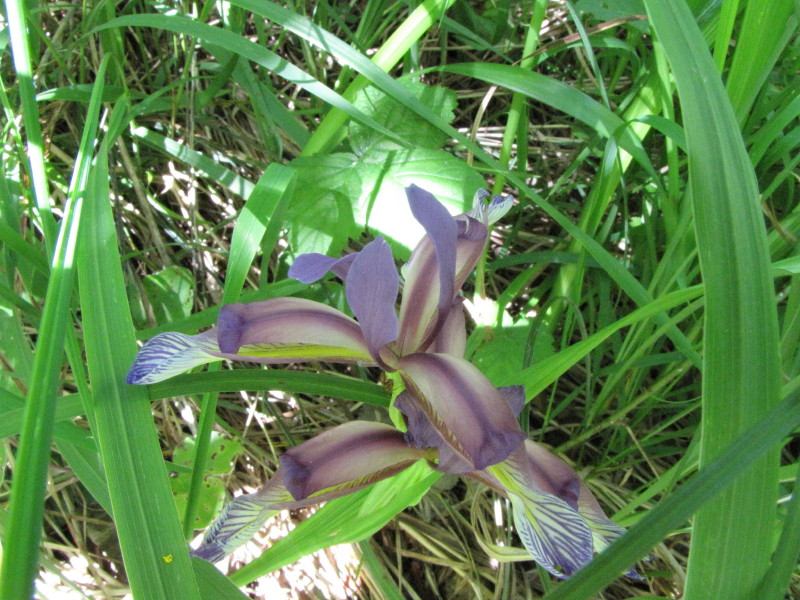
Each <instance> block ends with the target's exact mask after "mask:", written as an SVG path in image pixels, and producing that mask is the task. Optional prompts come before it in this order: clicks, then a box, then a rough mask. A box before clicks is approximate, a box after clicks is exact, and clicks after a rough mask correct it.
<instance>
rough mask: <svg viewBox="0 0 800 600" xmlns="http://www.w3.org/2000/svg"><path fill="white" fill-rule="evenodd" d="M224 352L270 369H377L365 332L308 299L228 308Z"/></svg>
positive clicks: (220, 325) (223, 316) (221, 332)
mask: <svg viewBox="0 0 800 600" xmlns="http://www.w3.org/2000/svg"><path fill="white" fill-rule="evenodd" d="M217 329H218V334H217V335H218V339H219V348H220V350H221V351H222V352H225V353H228V354H236V355H237V357H238V358H240V359H242V360H248V359H249V360H253V361H256V362H264V363H290V362H307V361H329V362H348V363H354V362H356V363H364V364H370V363H372V362H373V361H372V357H371V355H370V353H369V348H368V347H367V343H366V340H365V339H364V335H363V334H362V332H361V328H360V327H359V325H358V323H356V322H355V321H354V320H353V319H351V318H350V317H348V316H346V315H344V314H342V313H341V312H339V311H338V310H336V309H335V308H331V307H330V306H326V305H324V304H320V303H319V302H314V301H312V300H305V299H303V298H272V299H270V300H264V301H262V302H253V303H250V304H228V305H226V306H224V307H222V310H221V311H220V314H219V320H218V322H217Z"/></svg>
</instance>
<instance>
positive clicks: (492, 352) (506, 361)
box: [470, 321, 553, 385]
mask: <svg viewBox="0 0 800 600" xmlns="http://www.w3.org/2000/svg"><path fill="white" fill-rule="evenodd" d="M518 325H519V326H518V327H501V328H497V329H492V330H491V331H489V332H487V335H488V336H489V338H488V339H487V340H486V341H485V342H483V343H482V344H481V345H480V346H478V348H477V349H476V350H475V353H474V354H473V355H472V357H471V359H470V360H471V362H472V363H474V364H475V366H476V367H478V368H479V369H480V370H481V372H482V373H483V374H484V375H486V377H488V378H489V381H491V382H492V383H494V384H495V385H506V384H508V383H509V382H511V381H514V380H515V379H519V376H520V373H521V372H522V370H523V367H524V365H523V359H524V357H525V353H526V350H527V347H528V345H529V344H530V342H531V339H530V337H531V326H530V325H529V324H527V323H525V322H524V321H523V322H520V323H519V324H518ZM552 354H553V337H552V336H551V335H550V334H548V333H547V332H546V331H541V332H539V333H538V335H536V337H535V339H534V345H533V349H532V353H531V356H532V360H533V365H534V367H533V369H535V368H536V365H537V364H538V363H539V361H542V360H545V359H547V358H548V357H550V356H551V355H552Z"/></svg>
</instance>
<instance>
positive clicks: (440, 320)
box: [127, 185, 624, 577]
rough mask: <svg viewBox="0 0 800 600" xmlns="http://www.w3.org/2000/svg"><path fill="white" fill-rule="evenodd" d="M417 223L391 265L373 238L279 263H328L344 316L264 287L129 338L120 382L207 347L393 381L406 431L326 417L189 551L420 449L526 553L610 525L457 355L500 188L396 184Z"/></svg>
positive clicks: (351, 487) (590, 543)
mask: <svg viewBox="0 0 800 600" xmlns="http://www.w3.org/2000/svg"><path fill="white" fill-rule="evenodd" d="M406 195H407V197H408V202H409V206H410V208H411V212H412V214H413V215H414V217H415V218H416V219H417V220H418V221H419V222H420V224H421V225H422V226H423V228H424V229H425V232H426V235H425V236H424V237H423V239H422V240H421V241H420V243H419V244H418V245H417V247H416V248H415V249H414V251H413V253H412V255H411V258H410V259H409V262H408V263H407V264H406V266H405V268H404V271H403V273H404V277H405V283H404V286H403V292H402V298H401V302H400V310H399V314H398V313H396V312H395V302H396V300H397V295H398V292H399V287H400V286H399V277H398V274H397V270H396V268H395V264H394V258H393V257H392V253H391V250H390V248H389V246H388V244H387V243H386V242H385V240H383V239H382V238H380V237H379V238H376V239H375V240H374V241H372V242H370V243H369V244H367V245H366V246H365V247H364V248H363V249H362V250H361V251H360V252H358V253H354V254H350V255H347V256H345V257H343V258H334V257H329V256H325V255H321V254H306V255H302V256H299V257H298V258H297V260H296V261H295V263H294V264H293V265H292V267H291V269H290V270H289V275H290V276H291V277H294V278H296V279H298V280H300V281H301V282H304V283H312V282H314V281H317V280H319V279H320V278H322V277H323V276H325V275H326V274H327V273H328V272H333V273H334V274H336V275H337V276H339V277H340V278H342V279H343V280H344V282H345V295H346V298H347V302H348V304H349V306H350V309H351V310H352V312H353V314H354V315H355V320H354V319H352V318H350V317H349V316H347V315H345V314H344V313H342V312H340V311H338V310H336V309H334V308H331V307H329V306H327V305H324V304H321V303H318V302H314V301H311V300H305V299H301V298H274V299H270V300H265V301H262V302H254V303H250V304H229V305H227V306H224V307H222V309H221V310H220V314H219V318H218V321H217V326H216V328H213V329H211V330H209V331H207V332H204V333H200V334H198V335H195V336H188V335H184V334H180V333H162V334H159V335H157V336H155V337H154V338H152V339H151V340H149V341H148V342H147V343H146V344H145V345H144V346H143V347H142V349H141V350H140V352H139V354H138V355H137V357H136V360H135V361H134V364H133V366H132V367H131V370H130V372H129V373H128V378H127V381H128V383H132V384H148V383H154V382H156V381H161V380H163V379H167V378H169V377H172V376H173V375H176V374H178V373H181V372H183V371H185V370H187V369H190V368H192V367H195V366H198V365H201V364H204V363H208V362H212V361H215V360H222V359H229V360H244V361H250V362H259V363H273V364H274V363H295V362H307V361H328V362H341V363H358V364H362V365H365V366H377V367H379V368H380V369H382V370H383V371H384V372H385V373H387V374H388V376H389V377H390V379H391V380H392V381H393V382H394V384H395V385H394V394H393V395H394V406H395V407H396V408H397V409H399V410H400V411H401V412H402V413H403V415H405V425H406V427H407V431H406V432H405V433H402V432H400V431H398V430H397V429H395V428H393V427H391V426H388V425H383V424H379V423H368V422H364V421H354V422H351V423H347V424H344V425H339V426H338V427H334V428H333V429H331V430H329V431H327V432H324V433H322V434H320V435H318V436H317V437H315V438H313V439H311V440H309V441H307V442H305V443H303V444H300V445H298V446H296V447H294V448H292V449H290V450H288V451H287V452H286V453H285V454H284V455H283V456H282V457H281V459H280V467H279V468H278V470H277V471H276V472H275V475H274V476H273V477H272V478H271V479H270V481H269V482H268V483H267V484H266V485H265V486H264V487H263V488H262V489H260V490H259V491H257V492H256V493H254V494H249V495H244V496H239V497H238V498H236V499H235V500H234V501H233V502H231V503H230V504H229V505H227V506H226V507H225V508H224V509H223V511H222V514H221V515H220V517H219V518H218V519H217V521H216V522H215V523H214V524H213V525H212V526H211V528H210V529H209V530H208V531H207V532H206V535H205V537H204V539H203V542H202V544H201V546H200V547H199V548H198V549H197V550H195V551H194V555H196V556H200V557H202V558H205V559H207V560H210V561H217V560H220V559H222V558H223V557H224V556H225V555H227V554H229V553H230V552H232V551H233V550H234V549H235V548H236V547H237V546H239V545H241V544H242V543H244V542H246V541H247V540H248V539H249V538H250V537H252V535H253V534H254V533H255V532H256V531H257V530H258V529H259V528H260V527H261V525H262V524H263V522H264V520H265V519H266V518H268V517H269V516H270V515H271V514H273V513H274V512H275V511H278V510H283V509H287V508H300V507H303V506H309V505H311V504H315V503H317V502H321V501H324V500H328V499H331V498H335V497H339V496H342V495H345V494H348V493H351V492H354V491H356V490H358V489H361V488H363V487H365V486H367V485H369V484H371V483H374V482H376V481H378V480H380V479H384V478H386V477H390V476H392V475H394V474H396V473H398V472H400V471H402V470H403V469H405V468H407V467H409V466H410V465H412V464H414V463H415V462H416V461H418V460H421V459H424V460H427V461H428V462H429V463H430V464H431V465H432V466H433V467H434V468H435V469H437V470H439V471H441V472H444V473H454V474H467V475H470V476H472V477H474V478H476V479H478V480H480V481H483V482H484V483H486V484H487V485H490V486H491V487H493V488H495V489H496V490H498V491H499V492H500V493H501V494H503V495H505V496H506V497H508V498H509V499H510V501H511V504H512V507H513V512H514V516H515V521H516V526H517V530H518V532H519V533H520V537H521V539H522V540H523V543H524V544H525V547H526V548H527V550H528V551H529V553H530V554H531V556H532V557H533V558H534V559H535V560H537V561H538V562H539V563H540V564H541V565H542V566H544V567H545V568H546V569H548V570H549V571H550V572H551V573H553V574H554V575H556V576H558V577H564V576H568V575H570V574H571V573H573V572H574V571H575V570H577V569H579V568H580V567H581V566H583V565H584V564H586V563H587V562H588V561H589V560H591V558H592V556H593V552H594V551H595V550H598V551H599V550H601V549H602V548H604V547H605V546H606V545H607V544H608V543H609V542H610V541H611V540H612V539H614V538H615V537H617V536H619V535H621V533H623V532H624V530H623V529H622V528H620V527H619V526H617V525H615V524H614V523H613V522H612V521H610V520H608V519H607V518H606V517H605V515H604V514H603V512H602V510H601V509H600V507H599V505H598V504H597V501H596V500H595V499H594V497H593V496H592V495H591V493H590V492H589V490H588V488H586V486H585V485H584V484H583V483H582V482H581V481H580V480H579V478H578V477H577V475H575V473H574V472H573V471H572V470H571V469H570V468H569V467H568V466H567V465H566V463H564V462H563V461H561V459H559V458H557V457H555V456H554V455H552V454H550V453H549V452H548V451H547V450H546V449H544V447H542V446H540V445H537V444H534V443H533V442H529V441H527V440H526V439H525V438H526V436H525V434H524V432H522V430H521V429H520V427H519V424H518V421H517V416H518V413H519V411H520V410H521V408H522V406H523V404H524V400H525V398H524V393H523V390H522V387H521V386H511V387H508V388H500V389H497V388H495V387H494V386H492V384H491V383H490V382H489V381H488V379H486V377H485V376H484V375H483V374H482V373H481V372H480V371H479V370H478V369H477V368H476V367H475V366H473V365H472V364H471V363H469V362H468V361H466V360H465V359H464V358H463V353H464V348H465V344H466V334H465V326H464V315H463V309H462V307H461V301H462V299H461V298H460V297H459V295H458V294H459V291H460V289H461V287H462V285H463V284H464V282H465V280H466V278H467V277H468V276H469V274H470V273H471V272H472V270H473V269H474V268H475V265H476V263H477V261H478V259H479V258H480V256H481V254H482V253H483V250H484V247H485V244H486V240H487V237H488V225H489V224H490V223H491V222H493V221H494V220H496V219H497V218H499V216H501V215H502V214H504V213H505V212H506V211H507V210H508V208H509V207H510V201H511V199H510V198H507V199H503V198H501V197H500V196H495V197H494V198H493V199H492V200H491V201H490V202H489V203H488V204H486V203H485V202H484V200H485V199H486V197H487V196H488V193H486V192H484V191H482V192H479V193H478V194H476V198H475V202H474V206H473V209H472V211H470V212H469V213H466V214H462V215H458V216H456V217H453V216H451V215H450V214H449V213H448V211H447V210H446V209H445V208H444V206H442V205H441V204H440V203H439V202H438V201H437V200H436V198H434V196H433V195H431V194H430V193H428V192H426V191H425V190H423V189H421V188H419V187H417V186H414V185H412V186H411V187H409V188H407V189H406Z"/></svg>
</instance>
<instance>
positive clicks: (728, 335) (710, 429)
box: [646, 0, 780, 599]
mask: <svg viewBox="0 0 800 600" xmlns="http://www.w3.org/2000/svg"><path fill="white" fill-rule="evenodd" d="M646 5H647V10H648V14H649V15H650V19H651V23H652V26H653V28H654V30H655V33H656V35H657V38H658V40H659V42H660V44H661V45H662V47H663V48H664V52H665V53H666V56H667V59H668V60H669V63H670V66H671V69H672V73H673V76H674V79H675V83H676V86H677V89H678V95H679V97H680V100H681V108H682V112H683V119H684V129H685V131H686V145H687V151H688V152H687V153H688V160H689V185H690V191H691V197H692V208H693V214H694V219H695V228H696V237H697V242H698V252H699V257H700V266H701V271H702V275H703V281H704V284H705V289H706V293H705V299H706V311H705V344H704V350H705V356H704V369H703V399H702V408H703V414H702V447H701V456H700V462H701V465H703V464H706V463H708V462H709V461H711V460H713V459H714V458H717V457H718V456H720V455H721V453H723V452H726V451H727V449H728V448H729V447H730V444H731V442H733V441H734V440H736V439H737V438H738V437H739V436H740V435H741V433H742V432H743V431H745V429H746V428H747V426H748V425H749V424H750V423H754V422H756V421H758V420H759V419H761V418H762V417H763V415H764V414H766V412H767V411H768V410H769V409H770V408H771V407H773V406H774V405H775V403H776V401H777V399H778V397H779V396H778V394H779V371H778V367H779V365H780V359H779V356H778V328H777V314H776V310H775V304H774V298H773V294H774V291H773V287H772V281H771V279H770V275H769V259H768V252H767V243H766V232H765V228H764V223H763V218H762V215H761V210H760V206H759V194H758V189H757V185H756V179H755V174H754V173H753V167H752V164H751V162H750V159H749V158H748V156H747V153H746V151H745V148H744V143H743V141H742V137H741V133H740V131H739V128H738V125H737V122H736V118H735V116H734V112H733V109H732V108H731V104H730V102H729V101H728V96H727V94H726V93H725V90H724V89H723V87H722V82H721V80H720V78H719V76H718V74H717V72H716V68H715V66H714V62H713V60H712V58H711V56H710V54H709V52H708V48H707V47H706V44H705V41H704V40H703V37H702V35H701V33H700V31H699V29H698V28H697V24H696V22H695V20H694V17H693V16H692V14H691V13H690V12H689V10H688V8H687V7H686V5H685V4H684V2H683V1H682V0H672V1H669V2H661V1H659V2H653V1H648V2H646ZM777 468H778V449H777V447H776V448H774V449H773V450H772V451H771V452H768V453H767V454H766V456H764V458H763V459H761V460H759V461H758V462H756V463H754V464H753V465H752V466H751V467H750V468H749V469H748V470H747V471H746V472H745V473H743V474H742V475H741V476H740V477H739V478H738V479H737V481H736V482H735V483H734V484H733V486H732V487H731V488H729V489H728V490H727V491H726V492H725V493H723V494H721V495H720V496H718V497H717V498H716V499H715V500H714V502H712V503H711V504H710V505H708V506H707V507H706V508H704V509H703V510H702V511H700V512H699V513H698V514H697V516H696V520H695V523H694V529H693V536H692V551H691V554H690V558H689V569H688V580H687V591H686V595H687V597H689V598H730V599H735V598H742V599H747V598H754V597H755V596H754V595H753V594H754V593H755V591H756V586H757V585H758V584H759V583H760V581H761V578H762V577H763V576H764V573H765V572H766V568H767V564H768V562H769V559H770V555H771V553H772V549H773V530H774V526H775V525H774V524H775V515H776V502H777V483H778V472H777Z"/></svg>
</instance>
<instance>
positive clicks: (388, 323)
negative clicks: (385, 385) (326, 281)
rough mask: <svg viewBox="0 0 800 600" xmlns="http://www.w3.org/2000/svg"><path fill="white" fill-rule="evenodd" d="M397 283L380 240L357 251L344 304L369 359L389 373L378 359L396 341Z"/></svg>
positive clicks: (389, 254) (387, 251)
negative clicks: (360, 332)
mask: <svg viewBox="0 0 800 600" xmlns="http://www.w3.org/2000/svg"><path fill="white" fill-rule="evenodd" d="M399 286H400V282H399V279H398V277H397V269H396V268H395V265H394V257H393V256H392V250H391V248H389V245H388V244H387V243H386V242H385V241H384V239H383V238H381V237H379V238H376V239H375V240H374V241H372V242H370V243H369V244H367V245H366V246H364V249H363V250H361V252H359V253H358V254H357V255H356V257H355V259H354V260H353V262H352V264H351V265H350V270H349V271H348V273H347V279H346V281H345V293H346V295H347V303H348V304H349V305H350V308H351V309H352V311H353V314H354V315H355V316H356V319H358V324H359V325H360V326H361V331H362V332H363V334H364V338H365V339H366V342H367V347H368V348H369V352H370V354H371V355H372V358H373V359H374V360H375V362H376V363H378V364H379V365H380V366H381V367H382V368H383V369H385V370H391V368H390V367H388V365H386V364H385V363H384V362H383V360H382V359H381V356H380V349H381V347H383V346H384V345H385V344H388V343H389V342H393V341H394V340H395V339H397V327H398V324H397V314H396V313H395V310H394V304H395V302H396V301H397V291H398V289H399Z"/></svg>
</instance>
